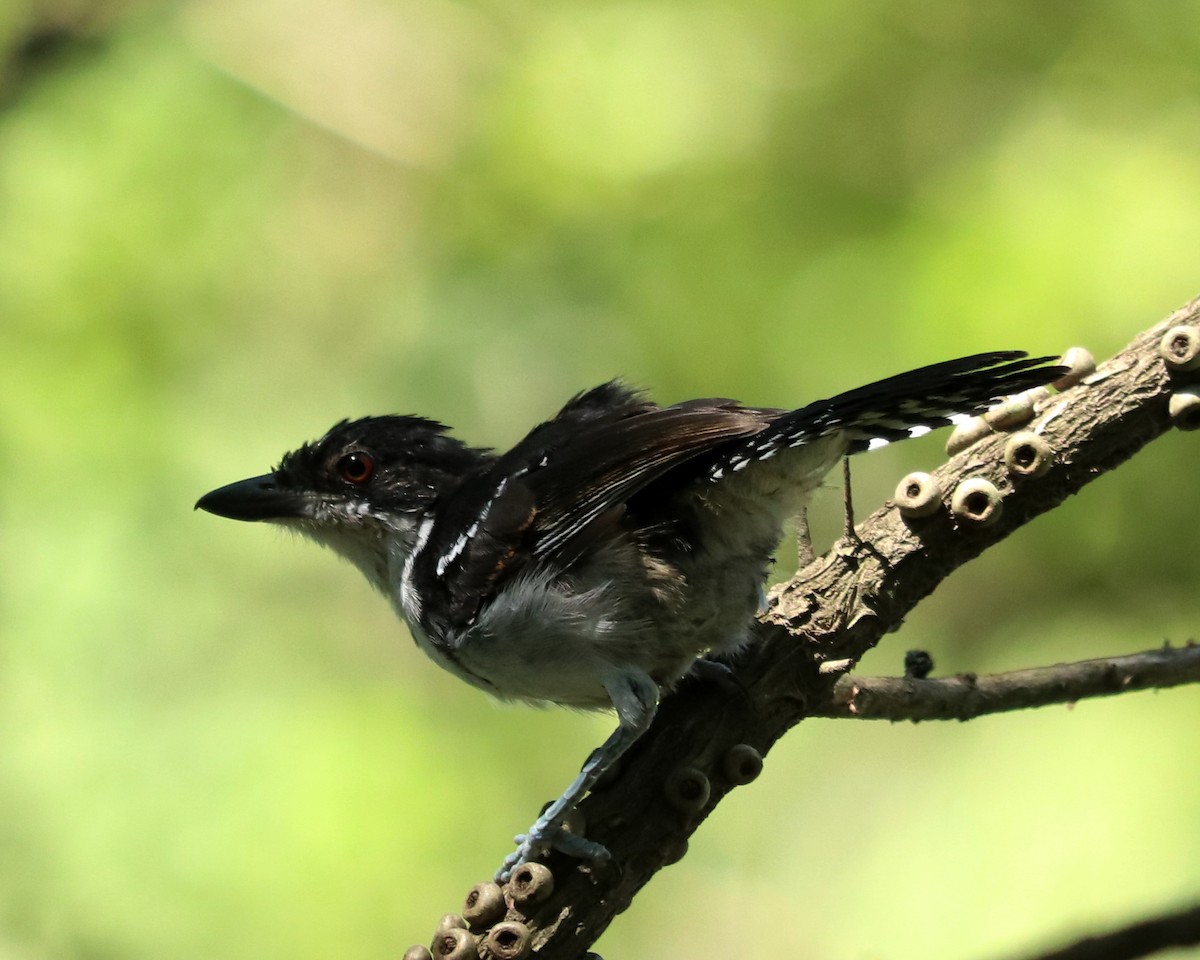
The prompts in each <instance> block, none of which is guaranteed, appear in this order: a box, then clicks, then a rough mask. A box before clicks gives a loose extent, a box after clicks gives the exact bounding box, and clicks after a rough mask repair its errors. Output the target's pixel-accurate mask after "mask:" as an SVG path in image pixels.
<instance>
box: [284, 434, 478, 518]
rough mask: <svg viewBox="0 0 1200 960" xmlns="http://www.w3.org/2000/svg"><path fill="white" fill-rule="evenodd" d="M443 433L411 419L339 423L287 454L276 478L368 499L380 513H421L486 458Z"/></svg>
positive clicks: (318, 491) (291, 486)
mask: <svg viewBox="0 0 1200 960" xmlns="http://www.w3.org/2000/svg"><path fill="white" fill-rule="evenodd" d="M446 430H447V428H446V427H445V426H444V425H443V424H441V423H438V422H437V421H436V420H427V419H425V418H424V417H414V416H384V417H363V418H362V419H359V420H342V421H340V422H338V423H336V424H334V425H333V426H332V427H331V428H330V429H329V432H328V433H326V434H325V436H323V437H322V438H321V439H320V440H317V441H316V442H315V443H306V444H304V445H303V446H302V447H300V448H299V449H297V450H293V451H292V452H291V453H288V454H286V455H285V456H284V458H283V460H282V461H280V464H279V466H278V467H277V468H276V469H275V474H274V476H275V478H276V482H277V483H278V484H279V486H280V487H281V488H284V489H289V490H303V491H306V492H311V493H316V494H328V495H333V496H345V497H347V498H348V499H353V500H369V501H370V502H371V503H372V504H373V505H374V506H376V507H378V508H380V509H382V510H389V509H392V510H399V511H406V512H411V511H414V510H420V509H422V508H423V507H424V506H426V505H428V504H429V503H431V502H432V501H433V500H435V499H437V497H438V496H439V495H440V494H441V493H443V492H444V491H446V490H447V489H449V488H451V487H454V486H457V485H458V482H459V481H460V480H461V479H462V477H463V476H464V475H466V474H467V473H469V472H470V471H471V470H472V469H473V468H475V467H477V466H479V465H480V464H481V463H482V462H484V461H485V460H487V459H489V454H488V452H487V451H485V450H479V449H475V448H472V447H468V446H466V445H465V444H463V443H462V442H461V441H459V440H456V439H454V438H453V437H451V436H448V435H447V433H446Z"/></svg>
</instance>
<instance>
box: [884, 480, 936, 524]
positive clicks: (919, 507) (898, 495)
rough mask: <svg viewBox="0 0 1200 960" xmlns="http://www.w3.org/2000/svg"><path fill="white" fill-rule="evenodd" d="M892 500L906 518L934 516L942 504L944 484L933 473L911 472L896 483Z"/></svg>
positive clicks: (915, 518)
mask: <svg viewBox="0 0 1200 960" xmlns="http://www.w3.org/2000/svg"><path fill="white" fill-rule="evenodd" d="M892 502H893V503H895V504H896V509H897V510H899V511H900V516H902V517H904V519H906V520H917V519H920V518H921V517H928V516H932V515H933V514H934V513H936V512H937V511H938V509H939V508H940V507H941V505H942V485H941V484H940V483H938V482H937V480H936V479H935V478H934V476H933V475H932V474H929V473H921V472H920V471H918V472H916V473H910V474H909V475H908V476H906V477H905V478H904V479H902V480H901V481H900V482H899V483H898V484H896V492H895V493H894V494H892Z"/></svg>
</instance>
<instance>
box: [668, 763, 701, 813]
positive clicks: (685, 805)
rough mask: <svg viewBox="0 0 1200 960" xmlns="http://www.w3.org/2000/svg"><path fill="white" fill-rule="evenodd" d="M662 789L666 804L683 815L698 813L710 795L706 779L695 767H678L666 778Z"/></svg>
mask: <svg viewBox="0 0 1200 960" xmlns="http://www.w3.org/2000/svg"><path fill="white" fill-rule="evenodd" d="M664 789H665V790H666V794H667V802H668V803H669V804H670V805H671V806H672V807H674V808H675V809H676V810H678V811H679V812H680V813H684V814H692V813H699V812H700V811H701V810H703V809H704V805H705V804H706V803H708V798H709V796H710V795H711V793H712V785H711V784H710V783H709V782H708V777H706V776H705V775H704V774H703V773H702V772H701V771H699V770H697V769H696V768H695V767H680V768H679V769H678V770H676V771H675V772H674V773H673V774H671V776H670V777H668V778H667V782H666V784H665V786H664Z"/></svg>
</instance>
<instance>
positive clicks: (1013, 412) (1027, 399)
mask: <svg viewBox="0 0 1200 960" xmlns="http://www.w3.org/2000/svg"><path fill="white" fill-rule="evenodd" d="M983 419H984V422H985V423H987V425H988V426H990V427H991V428H992V429H993V430H1011V429H1012V428H1013V427H1019V426H1021V425H1022V424H1026V423H1028V422H1029V421H1030V420H1032V419H1033V397H1032V396H1029V395H1028V394H1025V393H1018V394H1017V395H1016V396H1014V397H1009V398H1008V399H1007V400H1005V401H1003V402H1002V403H998V404H996V405H995V406H994V407H992V408H991V409H989V410H988V411H987V412H986V413H984V415H983Z"/></svg>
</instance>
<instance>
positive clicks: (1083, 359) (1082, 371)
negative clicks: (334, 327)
mask: <svg viewBox="0 0 1200 960" xmlns="http://www.w3.org/2000/svg"><path fill="white" fill-rule="evenodd" d="M1058 362H1059V363H1061V364H1062V365H1063V366H1064V367H1069V368H1070V370H1069V371H1068V372H1067V373H1064V374H1063V375H1062V376H1061V377H1059V378H1058V379H1057V380H1055V381H1054V383H1053V384H1051V386H1053V387H1054V389H1055V390H1066V389H1067V387H1073V386H1075V384H1077V383H1079V381H1080V380H1082V379H1083V378H1084V377H1090V376H1091V375H1092V374H1093V373H1095V372H1096V358H1095V357H1093V356H1092V354H1091V351H1090V350H1088V349H1087V348H1086V347H1071V349H1070V350H1068V351H1067V352H1066V353H1064V354H1063V355H1062V357H1061V358H1060V359H1059V361H1058Z"/></svg>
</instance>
